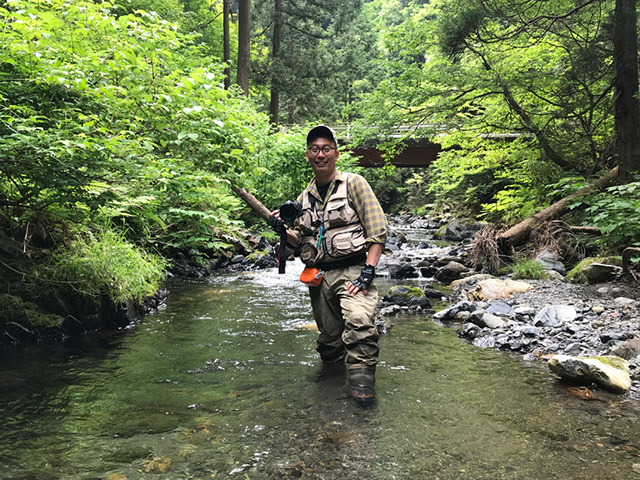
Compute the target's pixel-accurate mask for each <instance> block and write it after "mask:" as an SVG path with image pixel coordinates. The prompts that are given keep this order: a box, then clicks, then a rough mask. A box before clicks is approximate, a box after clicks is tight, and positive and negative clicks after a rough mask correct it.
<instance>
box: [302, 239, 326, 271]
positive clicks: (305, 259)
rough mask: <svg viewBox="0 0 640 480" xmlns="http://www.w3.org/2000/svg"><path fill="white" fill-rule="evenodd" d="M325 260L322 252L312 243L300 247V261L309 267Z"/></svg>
mask: <svg viewBox="0 0 640 480" xmlns="http://www.w3.org/2000/svg"><path fill="white" fill-rule="evenodd" d="M312 241H313V240H312ZM323 258H324V255H323V253H322V250H320V251H318V249H317V248H316V246H315V245H314V244H313V243H311V242H305V243H304V244H303V245H302V247H300V260H301V261H302V263H304V264H305V265H306V266H308V267H311V266H314V265H316V264H318V263H320V262H321V261H322V259H323Z"/></svg>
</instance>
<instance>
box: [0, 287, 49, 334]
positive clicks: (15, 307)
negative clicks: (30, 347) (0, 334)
mask: <svg viewBox="0 0 640 480" xmlns="http://www.w3.org/2000/svg"><path fill="white" fill-rule="evenodd" d="M9 322H15V323H18V324H21V325H27V326H33V327H59V326H60V325H61V324H62V317H60V316H58V315H54V314H51V313H45V312H43V311H42V310H41V309H40V308H39V307H38V306H37V305H36V304H35V303H31V302H25V301H23V300H22V299H21V298H20V297H16V296H15V295H9V294H8V293H2V294H0V325H6V324H7V323H9Z"/></svg>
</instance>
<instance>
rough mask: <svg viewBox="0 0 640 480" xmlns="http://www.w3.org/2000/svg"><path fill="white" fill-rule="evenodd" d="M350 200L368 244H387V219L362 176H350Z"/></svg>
mask: <svg viewBox="0 0 640 480" xmlns="http://www.w3.org/2000/svg"><path fill="white" fill-rule="evenodd" d="M348 187H349V194H348V195H349V200H350V202H351V205H353V207H354V208H355V210H356V213H357V214H358V217H360V220H361V221H362V225H363V227H364V232H365V235H366V241H367V243H369V244H371V243H380V244H382V245H384V244H385V243H387V229H388V227H387V218H386V217H385V215H384V211H383V210H382V207H381V206H380V202H378V199H377V198H376V196H375V194H374V193H373V190H372V189H371V186H370V185H369V183H368V182H367V181H366V180H365V179H364V177H362V176H360V175H354V174H352V175H350V176H349V186H348Z"/></svg>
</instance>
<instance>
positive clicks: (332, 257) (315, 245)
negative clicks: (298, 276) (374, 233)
mask: <svg viewBox="0 0 640 480" xmlns="http://www.w3.org/2000/svg"><path fill="white" fill-rule="evenodd" d="M342 175H343V177H344V180H343V181H341V182H336V185H335V186H334V189H333V192H332V193H329V192H327V195H329V197H328V198H327V200H326V202H325V204H324V208H323V209H322V211H318V208H317V200H316V198H315V197H313V196H312V195H311V194H310V193H309V187H307V188H306V189H305V191H304V192H302V201H301V202H300V203H301V204H302V214H301V215H300V217H299V218H298V221H297V224H296V226H297V227H298V228H299V230H300V233H301V238H300V243H299V245H300V259H301V260H302V262H303V263H304V264H305V265H306V266H308V267H310V266H315V265H318V264H319V263H321V262H336V261H340V260H344V259H346V258H348V257H351V256H353V255H357V254H362V253H365V252H366V250H367V248H366V242H365V235H364V228H363V227H362V222H361V221H360V218H359V217H358V214H357V213H356V211H355V210H354V209H353V207H352V206H351V205H350V204H349V200H348V198H347V184H348V183H349V174H348V173H343V174H342Z"/></svg>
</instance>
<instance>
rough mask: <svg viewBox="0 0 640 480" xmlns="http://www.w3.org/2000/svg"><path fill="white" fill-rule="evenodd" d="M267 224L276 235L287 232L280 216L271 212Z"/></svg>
mask: <svg viewBox="0 0 640 480" xmlns="http://www.w3.org/2000/svg"><path fill="white" fill-rule="evenodd" d="M269 226H270V227H271V228H272V229H273V231H274V232H276V233H277V234H278V235H282V234H283V233H286V232H287V226H286V225H285V223H284V222H283V221H282V220H281V219H280V217H277V216H275V215H273V214H272V215H271V216H270V217H269Z"/></svg>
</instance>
